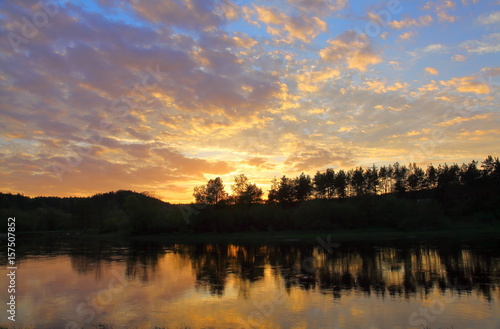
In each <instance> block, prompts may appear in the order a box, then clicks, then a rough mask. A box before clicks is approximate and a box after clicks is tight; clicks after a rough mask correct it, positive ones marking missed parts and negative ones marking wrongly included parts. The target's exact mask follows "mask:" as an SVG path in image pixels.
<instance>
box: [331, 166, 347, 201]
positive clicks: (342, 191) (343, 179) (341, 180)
mask: <svg viewBox="0 0 500 329" xmlns="http://www.w3.org/2000/svg"><path fill="white" fill-rule="evenodd" d="M334 182H335V191H336V193H337V195H338V197H339V198H345V197H346V196H347V184H348V182H347V174H346V172H345V171H344V170H339V172H338V173H337V175H335V179H334Z"/></svg>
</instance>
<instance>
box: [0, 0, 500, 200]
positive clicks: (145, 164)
mask: <svg viewBox="0 0 500 329" xmlns="http://www.w3.org/2000/svg"><path fill="white" fill-rule="evenodd" d="M499 4H500V3H499V1H497V0H454V1H451V0H438V1H429V2H425V1H394V0H390V1H348V0H314V1H312V0H311V1H306V0H271V1H264V0H254V1H246V0H163V1H138V0H132V1H125V2H122V1H110V0H95V1H83V0H81V1H42V2H39V1H11V0H8V1H3V2H2V6H1V7H0V17H1V20H0V29H1V31H2V42H1V43H0V56H1V57H0V61H1V66H0V86H1V88H0V90H1V91H0V93H1V97H0V99H1V102H0V145H1V148H0V166H1V168H2V170H1V172H0V191H1V192H4V193H8V192H11V193H23V194H25V195H28V196H87V195H93V194H95V193H100V192H107V191H112V190H119V189H128V190H135V191H138V192H141V191H155V192H156V193H157V195H159V196H160V197H161V198H162V199H163V200H165V201H168V202H191V201H193V196H192V193H193V187H194V186H196V185H200V184H204V183H206V181H207V180H208V179H211V178H214V177H216V176H220V177H221V178H222V179H223V180H224V182H225V183H226V184H227V183H232V182H233V180H234V176H236V175H238V174H241V173H244V174H245V175H246V176H247V177H248V178H249V180H250V181H251V182H252V183H256V184H257V185H258V186H259V187H261V188H262V189H263V190H264V191H267V190H268V189H269V187H270V182H271V180H272V179H273V178H274V177H280V176H282V175H287V176H296V175H298V174H300V173H301V172H305V173H306V174H311V175H314V173H315V172H316V171H317V170H324V169H325V168H334V169H335V170H337V169H350V168H354V167H356V166H371V165H373V164H375V165H377V166H381V165H384V164H388V163H394V162H396V161H399V162H400V163H409V162H416V163H417V164H419V165H422V166H424V167H425V166H426V165H427V164H429V163H433V164H434V165H437V164H439V163H445V162H447V163H454V162H457V163H459V164H461V163H462V162H466V163H467V162H470V161H471V160H473V159H474V160H480V161H481V160H483V159H484V158H485V157H486V156H487V155H489V154H493V155H497V154H498V150H500V128H499V127H500V124H499V123H500V112H499V110H498V104H499V100H500V94H499V90H500V56H499V52H500V10H499V8H500V6H499ZM228 190H229V191H230V189H228Z"/></svg>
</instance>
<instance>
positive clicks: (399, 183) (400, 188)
mask: <svg viewBox="0 0 500 329" xmlns="http://www.w3.org/2000/svg"><path fill="white" fill-rule="evenodd" d="M393 168H394V171H393V177H394V180H395V181H396V183H395V184H394V190H395V191H396V192H397V193H400V194H402V193H404V192H406V178H407V174H408V168H407V167H406V166H405V165H402V166H401V165H400V164H399V162H396V163H395V164H394V166H393Z"/></svg>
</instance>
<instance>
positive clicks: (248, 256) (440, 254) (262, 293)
mask: <svg viewBox="0 0 500 329" xmlns="http://www.w3.org/2000/svg"><path fill="white" fill-rule="evenodd" d="M321 238H322V239H323V240H324V241H325V242H326V241H327V237H326V236H324V237H321ZM499 249H500V248H499V240H498V239H490V240H486V241H485V240H481V241H453V240H450V239H447V240H445V241H440V240H425V241H422V240H417V239H411V238H408V239H405V240H401V241H398V240H393V241H385V242H360V241H356V242H343V243H341V244H340V245H334V246H327V245H322V244H320V243H318V244H306V243H301V242H300V241H289V242H286V243H275V244H268V245H239V244H213V243H212V244H168V243H145V242H141V243H139V242H131V243H114V244H113V243H109V242H103V241H85V240H78V239H61V238H59V237H58V238H50V239H47V240H30V241H27V240H26V241H25V246H24V249H23V250H21V251H20V252H21V254H19V255H18V270H17V283H16V285H17V288H18V289H17V301H18V303H17V312H18V313H17V321H16V323H15V325H16V327H18V328H19V327H22V328H24V327H30V328H95V325H97V324H99V323H106V324H110V325H112V326H113V328H115V329H116V328H154V327H155V326H159V327H167V326H168V327H169V328H174V329H175V328H180V327H181V326H183V325H186V326H188V327H190V328H192V329H195V328H196V329H197V328H342V329H343V328H366V329H375V328H379V329H382V328H383V329H386V328H422V326H426V325H429V326H431V328H433V329H434V328H451V326H453V328H454V329H460V328H464V329H465V328H481V329H490V328H491V329H498V328H500V312H499V310H500V307H499V306H500V305H499V299H500V290H499V284H500V252H499ZM5 257H6V256H5V254H1V261H2V263H1V264H2V266H3V267H4V268H5V267H6V258H5ZM7 285H8V284H7V278H6V276H5V275H4V276H2V277H1V278H0V286H1V287H6V286H7ZM0 296H2V302H6V300H7V299H6V298H7V294H6V293H2V294H1V295H0ZM3 305H5V304H3ZM4 312H5V311H4ZM0 324H1V325H8V326H12V323H11V322H10V321H8V320H7V318H6V316H4V317H2V318H1V321H0Z"/></svg>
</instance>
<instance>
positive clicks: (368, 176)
mask: <svg viewBox="0 0 500 329" xmlns="http://www.w3.org/2000/svg"><path fill="white" fill-rule="evenodd" d="M365 182H366V189H365V190H366V193H368V194H377V188H378V186H379V183H380V180H379V174H378V170H377V167H375V164H374V165H373V166H372V167H371V168H368V169H367V170H366V172H365Z"/></svg>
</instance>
